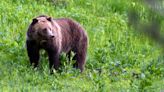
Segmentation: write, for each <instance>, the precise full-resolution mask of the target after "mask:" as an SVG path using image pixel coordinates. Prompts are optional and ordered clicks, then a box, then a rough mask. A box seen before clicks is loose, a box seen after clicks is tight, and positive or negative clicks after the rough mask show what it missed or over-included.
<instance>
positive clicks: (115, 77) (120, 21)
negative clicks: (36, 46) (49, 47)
mask: <svg viewBox="0 0 164 92" xmlns="http://www.w3.org/2000/svg"><path fill="white" fill-rule="evenodd" d="M0 6H1V7H0V12H1V14H0V30H1V31H0V91H1V92H11V91H12V92H19V91H22V92H30V91H34V92H36V91H38V92H45V91H48V92H49V91H55V92H58V91H59V92H138V91H144V92H145V91H146V92H162V91H163V90H164V54H163V53H162V49H161V46H159V45H157V43H155V42H153V41H151V40H149V39H148V38H147V37H145V35H144V34H142V33H138V32H136V31H134V30H133V29H132V28H129V27H128V25H127V22H128V17H127V11H128V9H129V8H132V7H135V8H136V9H138V11H140V13H141V17H142V18H143V20H144V19H145V20H146V19H147V18H148V17H149V16H148V15H147V12H146V10H145V9H144V7H142V6H141V5H140V4H137V2H133V1H132V0H67V1H64V0H63V1H61V0H57V1H55V0H40V1H37V0H36V1H34V0H33V1H32V0H19V1H17V0H1V1H0ZM40 14H46V15H50V16H53V17H56V18H59V17H69V18H73V19H75V20H77V21H78V22H80V23H81V24H82V25H83V26H84V28H85V29H86V31H87V33H88V36H89V47H88V54H87V63H86V66H85V71H84V73H82V74H80V73H79V72H78V71H77V70H75V69H73V68H72V67H71V64H66V65H65V66H63V67H62V72H61V73H55V74H53V75H50V74H49V69H48V60H47V57H46V55H44V52H42V53H41V55H42V57H41V62H40V67H39V69H36V70H34V69H32V67H31V66H30V64H29V60H28V57H27V52H26V48H25V40H26V31H27V28H28V25H29V23H30V22H31V20H32V18H34V17H36V16H38V15H40ZM144 14H145V15H144ZM162 30H163V27H162ZM66 61H67V60H66V59H63V61H62V62H64V63H66Z"/></svg>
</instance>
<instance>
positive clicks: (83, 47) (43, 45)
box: [26, 15, 88, 72]
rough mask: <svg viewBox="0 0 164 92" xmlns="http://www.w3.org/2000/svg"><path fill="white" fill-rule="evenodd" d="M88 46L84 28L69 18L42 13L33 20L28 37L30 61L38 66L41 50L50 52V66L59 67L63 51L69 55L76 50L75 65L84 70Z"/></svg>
mask: <svg viewBox="0 0 164 92" xmlns="http://www.w3.org/2000/svg"><path fill="white" fill-rule="evenodd" d="M87 46H88V36H87V33H86V32H85V30H84V28H83V27H82V26H81V25H80V24H79V23H77V22H76V21H74V20H72V19H69V18H58V19H54V18H52V17H49V16H46V15H40V16H38V17H36V18H34V19H33V20H32V23H31V24H30V25H29V28H28V31H27V38H26V47H27V53H28V56H29V60H30V63H31V64H32V65H33V66H34V67H37V66H38V63H39V50H40V49H44V50H45V51H46V52H47V53H48V59H49V67H50V70H51V72H52V69H53V68H54V69H56V70H58V69H59V66H60V61H59V56H60V54H61V53H62V52H65V53H66V54H67V55H68V58H69V60H70V52H71V51H72V52H74V53H75V56H74V59H75V60H76V63H75V64H74V67H76V68H78V69H80V71H81V72H83V70H84V65H85V62H86V60H85V59H86V54H87Z"/></svg>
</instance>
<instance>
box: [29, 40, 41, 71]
mask: <svg viewBox="0 0 164 92" xmlns="http://www.w3.org/2000/svg"><path fill="white" fill-rule="evenodd" d="M26 46H27V53H28V57H29V60H30V63H31V65H33V66H34V68H35V67H37V66H38V63H39V48H38V47H37V44H36V42H35V41H31V40H27V41H26Z"/></svg>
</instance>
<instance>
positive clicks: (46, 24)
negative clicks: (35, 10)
mask: <svg viewBox="0 0 164 92" xmlns="http://www.w3.org/2000/svg"><path fill="white" fill-rule="evenodd" d="M53 30H54V28H53V19H52V18H51V17H48V16H39V17H36V18H34V19H33V20H32V23H31V32H30V34H31V36H32V38H33V39H34V40H37V41H38V42H41V43H42V42H45V41H47V40H49V39H53V38H54V32H53Z"/></svg>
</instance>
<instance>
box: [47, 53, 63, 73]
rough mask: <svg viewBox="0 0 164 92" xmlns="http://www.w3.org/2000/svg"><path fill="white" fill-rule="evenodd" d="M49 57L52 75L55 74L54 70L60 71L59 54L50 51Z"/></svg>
mask: <svg viewBox="0 0 164 92" xmlns="http://www.w3.org/2000/svg"><path fill="white" fill-rule="evenodd" d="M48 57H49V68H50V73H53V69H55V70H58V69H59V66H60V61H59V54H58V53H56V52H55V51H53V50H51V51H48Z"/></svg>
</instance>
